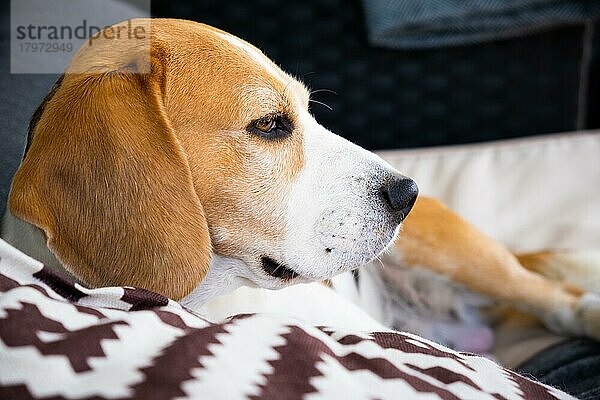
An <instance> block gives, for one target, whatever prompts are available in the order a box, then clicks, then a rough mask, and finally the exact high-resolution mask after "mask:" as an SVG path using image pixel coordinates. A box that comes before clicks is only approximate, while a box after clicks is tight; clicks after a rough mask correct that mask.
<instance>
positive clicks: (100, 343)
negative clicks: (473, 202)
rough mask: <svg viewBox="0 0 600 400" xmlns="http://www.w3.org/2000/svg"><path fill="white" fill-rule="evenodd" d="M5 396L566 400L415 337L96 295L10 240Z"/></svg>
mask: <svg viewBox="0 0 600 400" xmlns="http://www.w3.org/2000/svg"><path fill="white" fill-rule="evenodd" d="M0 272H1V275H0V398H2V399H63V398H68V399H75V398H77V399H124V398H135V399H145V400H150V399H191V398H194V399H196V398H197V399H227V400H233V399H276V400H281V399H284V400H287V399H290V400H291V399H314V400H316V399H327V400H332V399H344V400H347V399H438V398H439V399H557V398H558V399H567V398H570V397H569V396H567V395H566V394H564V393H562V392H559V391H558V390H555V389H553V388H550V387H547V386H544V385H541V384H539V383H535V382H533V381H531V380H529V379H526V378H524V377H522V376H520V375H517V374H515V373H513V372H510V371H507V370H506V369H503V368H501V367H499V366H497V365H496V364H494V363H493V362H492V361H489V360H487V359H485V358H482V357H478V356H474V355H469V354H463V353H457V352H454V351H452V350H449V349H446V348H444V347H442V346H439V345H437V344H434V343H432V342H429V341H427V340H424V339H422V338H419V337H417V336H414V335H410V334H406V333H390V332H386V333H370V334H366V333H361V332H345V331H340V330H333V329H327V328H320V327H313V326H307V325H303V324H301V323H298V322H297V321H293V320H290V319H285V318H282V317H280V316H273V315H265V314H257V315H240V316H236V317H233V318H231V319H230V320H229V321H227V322H225V323H222V324H213V323H209V322H207V321H206V320H205V319H203V318H202V317H201V316H199V315H196V314H195V313H193V312H191V311H190V310H187V309H185V308H183V307H182V306H180V305H179V304H178V303H176V302H174V301H172V300H169V299H167V298H165V297H163V296H160V295H158V294H156V293H151V292H148V291H145V290H140V289H133V288H117V287H111V288H100V289H94V290H90V289H86V288H84V287H82V286H80V285H78V284H73V283H70V282H68V281H66V280H64V279H62V278H60V277H58V276H57V275H55V274H54V273H52V272H51V271H50V270H49V269H48V268H47V267H44V266H43V265H42V264H41V263H39V262H37V261H35V260H33V259H31V258H29V257H27V256H26V255H24V254H22V253H20V252H19V251H17V250H16V249H14V248H12V247H11V246H9V245H8V244H7V243H6V242H3V241H1V240H0Z"/></svg>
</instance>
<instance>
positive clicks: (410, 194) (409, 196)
mask: <svg viewBox="0 0 600 400" xmlns="http://www.w3.org/2000/svg"><path fill="white" fill-rule="evenodd" d="M380 190H381V197H382V198H383V201H384V203H385V204H386V205H387V207H388V208H389V209H390V210H391V212H392V214H393V215H394V216H397V218H398V219H399V220H400V222H402V221H403V220H404V218H406V216H407V215H408V213H409V212H410V210H411V209H412V207H413V206H414V205H415V201H417V195H418V194H419V188H418V187H417V184H416V183H415V181H413V180H412V179H410V178H407V177H405V176H402V175H396V176H394V177H393V178H392V179H390V180H388V181H387V182H386V183H385V184H384V185H383V186H382V187H381V189H380Z"/></svg>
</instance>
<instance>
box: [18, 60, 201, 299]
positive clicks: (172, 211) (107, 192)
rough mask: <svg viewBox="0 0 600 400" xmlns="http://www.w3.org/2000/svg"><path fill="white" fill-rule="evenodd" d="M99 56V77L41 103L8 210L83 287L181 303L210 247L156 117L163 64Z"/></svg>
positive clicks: (185, 176)
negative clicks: (120, 289)
mask: <svg viewBox="0 0 600 400" xmlns="http://www.w3.org/2000/svg"><path fill="white" fill-rule="evenodd" d="M101 56H102V57H104V58H102V59H101V60H100V61H101V62H104V63H105V64H104V67H105V69H106V70H104V71H94V72H88V73H86V72H83V73H82V72H81V70H80V71H78V73H69V74H66V75H65V77H64V79H63V80H62V82H61V83H60V86H59V87H57V88H55V89H54V93H53V95H52V96H51V98H50V99H47V103H46V104H45V105H44V107H43V112H41V115H40V116H39V120H38V121H37V124H36V126H35V127H33V129H34V131H33V135H32V136H33V137H32V142H31V143H30V146H29V148H28V151H27V154H26V156H25V159H24V161H23V163H22V165H21V167H20V169H19V170H18V172H17V174H16V176H15V178H14V180H13V184H12V189H11V193H10V199H9V202H10V209H11V211H12V213H13V214H14V215H16V216H17V217H20V218H22V219H24V220H26V221H28V222H30V223H32V224H34V225H36V226H37V227H39V228H41V229H42V230H43V231H44V232H45V234H46V238H47V244H48V247H49V249H50V250H51V251H52V252H53V253H54V254H55V255H56V256H57V257H58V259H59V260H60V261H61V262H62V263H63V264H64V266H65V267H66V268H67V269H68V270H69V271H70V272H72V273H73V274H74V275H75V276H77V277H78V278H80V279H81V280H82V281H83V282H85V283H87V284H89V285H92V286H106V285H129V286H137V287H142V288H146V289H149V290H153V291H156V292H159V293H162V294H164V295H166V296H169V297H171V298H174V299H180V298H182V297H184V296H185V295H187V294H188V293H189V292H190V291H192V290H193V289H194V287H195V286H196V285H197V284H198V283H199V282H200V281H201V280H202V279H203V277H204V275H205V274H206V272H207V270H208V266H209V262H210V257H211V244H210V238H209V233H208V226H207V222H206V219H205V216H204V211H203V208H202V205H201V204H200V201H199V199H198V197H197V195H196V193H195V191H194V188H193V184H192V177H191V174H190V170H189V166H188V163H187V160H186V155H185V153H184V151H183V150H182V148H181V145H180V143H179V141H178V139H177V137H176V135H175V134H174V131H173V128H172V126H171V124H170V122H169V118H168V117H167V115H166V113H165V107H164V104H163V101H164V98H165V96H164V93H163V89H164V85H165V79H166V77H165V75H166V74H167V72H166V70H167V68H166V66H165V62H164V61H163V60H164V58H165V57H161V56H160V55H159V54H158V53H156V52H154V51H153V55H152V57H151V58H150V59H149V60H147V61H144V62H141V61H139V60H136V59H135V56H133V55H130V54H129V55H127V54H125V55H124V53H123V52H122V54H120V55H118V59H115V60H111V61H110V62H109V61H106V57H105V54H102V55H101ZM124 57H129V58H134V59H133V60H132V59H126V58H124ZM80 59H81V56H80ZM83 62H88V63H89V62H90V60H89V59H88V60H87V61H86V60H85V59H84V61H83ZM136 63H138V64H139V65H138V64H136ZM92 64H93V63H92ZM108 67H110V68H108ZM140 68H141V69H144V68H147V69H148V70H149V73H144V74H142V73H137V72H136V71H139V70H140Z"/></svg>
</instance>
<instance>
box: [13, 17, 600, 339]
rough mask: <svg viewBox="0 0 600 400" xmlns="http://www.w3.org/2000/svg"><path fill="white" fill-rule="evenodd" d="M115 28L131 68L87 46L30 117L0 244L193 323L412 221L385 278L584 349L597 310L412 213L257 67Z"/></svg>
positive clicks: (283, 82) (252, 60) (327, 274)
mask: <svg viewBox="0 0 600 400" xmlns="http://www.w3.org/2000/svg"><path fill="white" fill-rule="evenodd" d="M133 24H134V25H136V26H144V27H145V28H146V32H150V38H151V40H150V43H151V44H150V49H149V52H148V48H145V47H144V45H143V43H140V42H139V41H135V40H128V39H127V37H124V38H122V39H116V38H114V37H110V36H108V37H107V35H102V34H101V33H98V34H97V35H95V36H94V37H93V38H92V39H90V41H89V45H84V46H83V47H82V48H81V49H80V50H79V51H78V53H77V54H76V55H75V57H74V59H73V61H72V63H71V64H70V66H69V67H68V69H67V70H66V73H65V74H64V75H63V77H62V78H60V79H59V81H58V82H57V83H56V85H55V86H54V87H53V88H52V90H51V92H50V93H49V94H48V96H47V97H46V99H45V100H44V102H43V103H42V105H41V106H40V107H39V108H38V110H37V111H36V113H35V114H34V116H33V118H32V121H31V125H30V131H29V140H28V146H27V150H26V154H25V157H24V160H23V162H22V164H21V166H20V168H19V170H18V171H17V174H16V175H15V177H14V180H13V183H12V188H11V192H10V197H9V211H10V212H9V213H8V215H7V217H6V218H5V224H4V229H3V237H4V238H5V239H6V240H7V241H8V242H9V243H11V244H13V245H14V246H15V247H17V248H19V249H21V250H22V251H24V252H25V253H27V254H29V255H31V256H33V257H35V258H37V259H39V260H41V261H43V262H45V263H46V264H48V265H51V266H55V267H56V268H64V269H65V270H66V271H68V272H69V273H70V274H71V275H73V276H74V277H75V278H76V279H78V280H79V281H81V282H83V283H85V284H87V285H90V286H106V285H128V286H137V287H142V288H146V289H149V290H152V291H156V292H159V293H162V294H164V295H166V296H169V297H171V298H173V299H176V300H180V299H184V298H185V299H186V303H187V304H193V305H201V304H204V303H206V302H207V301H209V300H211V299H214V298H215V297H217V296H219V295H221V294H224V293H227V292H230V291H232V290H233V289H235V288H237V287H240V286H243V285H249V286H258V287H262V288H268V289H280V288H283V287H286V286H289V285H292V284H296V283H305V282H311V281H322V280H326V279H329V278H331V277H333V276H334V275H337V274H340V273H342V272H344V271H349V270H352V269H355V268H358V267H360V266H363V265H365V264H368V263H369V262H371V261H372V260H374V259H375V258H376V257H377V256H378V255H379V254H380V253H382V252H383V251H384V250H385V249H386V248H388V247H389V246H390V244H392V243H394V240H395V239H396V236H397V234H398V232H399V226H400V224H401V223H402V222H403V221H404V219H405V218H406V217H407V215H408V213H409V212H410V211H411V209H413V206H414V209H413V211H412V212H411V216H410V218H407V219H406V221H405V223H404V228H403V233H402V234H401V235H400V237H399V238H398V239H397V240H396V241H395V246H394V251H395V252H398V254H399V255H400V257H401V258H402V261H403V263H405V264H406V265H408V266H421V267H424V268H428V269H430V270H432V271H435V272H438V273H441V274H444V275H447V276H449V277H450V278H452V279H454V280H456V281H458V282H460V283H463V284H464V285H466V286H467V287H469V288H470V289H472V290H474V291H477V292H480V293H482V294H484V295H488V296H490V297H493V298H497V299H501V300H503V301H506V302H508V303H510V304H513V305H515V306H517V307H519V308H521V309H524V310H527V311H529V312H531V313H533V314H534V315H536V316H538V317H540V318H541V319H543V320H544V321H545V322H546V323H547V325H548V326H550V327H551V328H553V329H555V330H557V331H560V332H566V333H569V334H577V335H579V334H584V335H589V336H592V337H596V338H600V300H599V297H598V296H596V295H593V294H590V292H589V291H586V290H584V289H582V288H580V287H578V286H576V285H572V284H569V283H566V282H561V281H559V280H553V279H548V278H547V277H544V276H543V275H541V274H539V273H535V272H532V271H529V270H527V269H526V268H524V267H523V265H522V264H521V263H520V262H519V260H518V259H517V258H516V257H515V256H514V255H513V254H511V253H510V252H509V251H508V250H507V249H505V248H504V247H502V246H501V245H500V244H498V243H496V242H494V241H493V240H491V239H489V238H487V237H486V236H485V235H483V234H482V233H480V232H479V231H477V230H476V229H475V228H474V227H472V226H470V225H469V224H468V223H466V222H465V221H464V220H462V219H461V218H460V217H458V216H457V215H456V214H454V213H453V212H452V211H450V210H449V209H447V208H446V207H445V206H444V205H443V204H441V203H440V202H438V201H437V200H435V199H431V198H426V197H421V198H419V200H418V201H417V202H416V204H415V201H416V199H417V186H416V184H415V182H413V181H412V180H410V179H409V178H407V177H405V176H403V175H401V174H400V173H398V172H397V171H395V170H394V169H393V168H392V167H391V166H390V165H388V164H387V163H385V162H384V161H383V160H382V159H380V158H379V157H377V156H376V155H374V154H372V153H370V152H368V151H366V150H364V149H362V148H360V147H358V146H356V145H354V144H352V143H350V142H348V141H346V140H344V139H342V138H341V137H339V136H336V135H334V134H333V133H331V132H329V131H328V130H327V129H325V128H324V127H322V126H321V125H319V124H318V123H317V122H316V121H315V119H314V118H313V117H312V116H311V114H310V112H309V102H310V92H309V91H308V90H307V89H306V88H305V87H304V86H303V85H302V84H301V83H300V82H298V81H297V80H295V79H294V78H293V77H291V76H290V75H288V74H286V73H285V72H283V71H282V70H281V69H280V68H278V67H277V65H275V64H274V63H273V62H272V61H270V60H269V59H268V58H267V57H266V56H265V55H263V53H261V52H260V51H259V50H258V49H256V48H255V47H253V46H252V45H250V44H248V43H246V42H244V41H243V40H241V39H238V38H236V37H234V36H232V35H230V34H228V33H226V32H223V31H221V30H218V29H215V28H212V27H209V26H206V25H203V24H199V23H195V22H190V21H182V20H171V19H153V20H133ZM125 26H126V25H125V23H122V24H119V25H117V26H116V28H117V29H120V28H122V27H125ZM113 28H115V27H113ZM542 269H543V268H542ZM538 272H539V271H538Z"/></svg>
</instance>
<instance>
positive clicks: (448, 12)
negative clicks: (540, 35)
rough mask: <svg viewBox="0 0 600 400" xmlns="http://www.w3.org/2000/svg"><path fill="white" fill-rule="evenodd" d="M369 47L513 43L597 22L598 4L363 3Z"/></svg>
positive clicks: (530, 0) (552, 0)
mask: <svg viewBox="0 0 600 400" xmlns="http://www.w3.org/2000/svg"><path fill="white" fill-rule="evenodd" d="M362 2H363V7H364V11H365V16H366V20H367V31H368V35H369V40H370V42H371V43H372V44H373V45H376V46H383V47H391V48H396V49H419V48H433V47H444V46H454V45H468V44H475V43H481V42H485V41H490V40H495V39H501V38H507V37H515V36H519V35H523V34H527V33H531V32H537V31H541V30H546V29H550V28H553V27H558V26H562V25H571V24H580V23H584V22H586V21H591V20H593V19H596V18H598V17H600V1H598V0H579V1H578V0H427V1H423V0H362Z"/></svg>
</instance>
